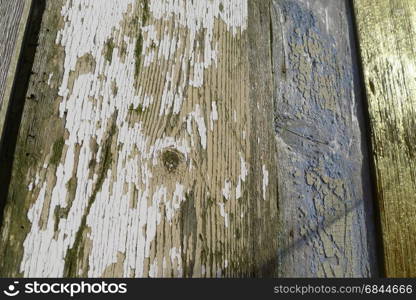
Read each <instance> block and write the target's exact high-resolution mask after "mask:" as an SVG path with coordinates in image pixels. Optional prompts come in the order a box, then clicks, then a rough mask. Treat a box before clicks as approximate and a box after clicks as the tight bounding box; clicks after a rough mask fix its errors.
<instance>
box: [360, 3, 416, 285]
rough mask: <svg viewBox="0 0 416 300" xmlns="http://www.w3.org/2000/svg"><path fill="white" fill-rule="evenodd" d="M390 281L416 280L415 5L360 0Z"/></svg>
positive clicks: (365, 75)
mask: <svg viewBox="0 0 416 300" xmlns="http://www.w3.org/2000/svg"><path fill="white" fill-rule="evenodd" d="M354 8H355V14H356V22H357V27H358V29H357V30H358V36H359V42H360V50H361V57H362V64H363V71H364V80H365V85H366V91H367V99H368V109H369V116H370V125H371V141H372V148H373V160H374V166H375V173H376V180H377V196H378V204H379V209H380V217H381V228H382V236H383V244H384V259H385V271H386V275H387V276H389V277H408V276H412V277H414V276H416V254H415V250H416V248H415V247H416V175H415V170H416V160H415V154H416V151H415V145H416V134H415V132H416V113H415V107H416V82H415V80H416V56H415V49H416V43H415V39H414V36H415V33H416V2H415V1H413V0H400V1H399V0H397V1H396V0H380V1H378V0H377V1H376V0H355V1H354Z"/></svg>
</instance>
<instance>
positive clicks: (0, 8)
mask: <svg viewBox="0 0 416 300" xmlns="http://www.w3.org/2000/svg"><path fill="white" fill-rule="evenodd" d="M31 4H32V0H15V1H13V0H0V57H1V59H0V139H1V137H2V135H3V128H4V122H5V118H6V113H7V108H8V105H9V97H10V93H11V89H12V85H13V82H14V79H15V72H16V68H17V62H18V59H19V56H20V51H21V45H22V40H23V35H24V32H25V28H26V22H27V20H28V16H29V11H30V6H31Z"/></svg>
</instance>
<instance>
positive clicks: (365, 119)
mask: <svg viewBox="0 0 416 300" xmlns="http://www.w3.org/2000/svg"><path fill="white" fill-rule="evenodd" d="M345 5H346V7H347V11H348V12H349V13H350V16H348V19H349V20H350V23H351V25H350V27H351V29H352V30H351V40H352V45H353V48H352V49H351V53H352V55H353V62H356V64H357V74H354V75H355V76H354V78H355V81H356V82H355V83H354V84H355V86H356V88H357V89H358V91H357V92H358V94H359V95H360V100H361V101H359V102H360V104H361V105H358V110H359V111H358V116H360V117H362V120H359V122H360V127H362V128H361V133H362V137H363V139H362V142H361V146H362V147H363V149H362V151H363V154H364V162H365V165H364V166H363V167H367V169H366V168H363V169H362V172H363V173H366V174H367V173H369V176H368V175H367V176H366V177H367V178H370V182H368V190H367V191H364V192H365V193H367V194H368V193H371V198H370V199H371V200H372V201H371V202H370V201H366V202H365V205H366V208H367V209H366V211H373V216H369V217H372V219H373V220H374V229H373V232H375V244H376V245H374V246H375V247H374V248H375V254H376V263H377V265H378V275H379V276H380V277H385V274H386V273H385V265H384V259H383V258H384V247H383V238H382V230H381V219H380V210H379V204H378V195H377V181H376V178H377V177H376V169H375V165H374V160H373V158H372V156H373V145H372V140H371V126H370V115H369V109H368V100H367V93H366V89H365V80H364V73H363V66H362V58H361V53H360V50H359V40H358V32H357V26H356V24H357V23H356V19H355V13H354V5H353V1H352V0H345ZM363 175H365V174H363ZM363 177H364V176H363ZM366 219H368V218H366ZM368 228H369V227H367V229H368Z"/></svg>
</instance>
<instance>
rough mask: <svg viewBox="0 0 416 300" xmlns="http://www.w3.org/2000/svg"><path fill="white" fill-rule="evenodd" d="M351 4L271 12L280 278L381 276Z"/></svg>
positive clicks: (322, 0)
mask: <svg viewBox="0 0 416 300" xmlns="http://www.w3.org/2000/svg"><path fill="white" fill-rule="evenodd" d="M351 13H352V11H351V7H350V6H349V5H348V1H344V0H336V1H333V0H318V1H316V0H313V1H312V0H274V1H273V6H272V7H271V19H272V20H273V22H272V25H273V26H272V35H273V43H272V45H271V47H272V49H273V67H274V69H273V70H274V77H275V86H276V87H275V96H274V97H275V127H276V137H277V141H278V157H279V159H278V178H279V188H278V190H279V213H280V222H281V226H280V231H279V275H280V276H286V277H370V276H376V275H377V266H376V254H375V249H376V246H375V241H374V236H375V234H374V224H373V213H372V203H371V201H372V199H371V198H372V197H371V185H370V175H369V172H368V169H369V165H368V159H367V158H368V157H367V145H366V140H365V139H366V137H365V128H364V126H363V114H362V97H361V94H360V85H359V82H358V81H357V79H358V78H359V76H357V74H358V72H357V71H358V69H357V60H356V57H355V53H354V51H355V45H354V39H353V28H352V26H351V25H352V24H351V23H352V15H351Z"/></svg>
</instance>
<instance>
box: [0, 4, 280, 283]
mask: <svg viewBox="0 0 416 300" xmlns="http://www.w3.org/2000/svg"><path fill="white" fill-rule="evenodd" d="M254 2H255V1H250V4H248V3H247V1H245V0H244V1H243V0H221V1H219V0H215V1H193V2H189V1H186V0H180V1H173V0H172V1H171V0H165V1H136V0H117V1H116V0H114V1H105V2H102V1H95V0H87V1H85V0H83V1H81V0H48V1H46V10H45V13H44V17H43V20H42V25H41V32H40V37H39V43H38V51H37V53H36V57H35V61H34V66H33V70H34V72H33V74H32V75H31V77H30V83H29V88H28V91H27V94H26V104H25V107H24V112H23V118H22V124H21V127H20V131H19V137H18V141H17V148H16V152H15V155H14V165H13V171H12V179H11V180H12V181H11V184H10V190H9V194H8V199H7V204H6V208H5V214H4V220H3V225H2V229H1V243H0V270H1V271H0V273H1V275H2V276H12V277H14V276H41V277H62V276H69V277H79V276H88V277H221V276H266V275H269V276H270V275H273V274H274V273H275V268H273V267H274V266H275V265H276V263H275V261H276V253H277V246H276V238H275V237H276V236H277V202H276V195H277V185H276V184H274V183H273V181H272V178H276V176H275V174H276V172H277V171H276V168H277V163H276V159H275V155H276V151H275V142H274V130H273V127H272V122H271V121H272V118H273V116H272V109H267V107H272V105H273V104H272V98H271V97H268V98H265V99H263V100H262V101H263V102H262V103H263V104H264V106H260V105H258V104H256V103H255V102H254V99H255V98H256V97H258V93H265V94H266V95H267V93H268V95H271V90H270V87H267V86H265V85H264V83H262V82H261V81H260V80H259V79H257V80H256V81H253V83H252V84H250V80H251V78H253V77H254V73H253V71H251V70H253V69H254V67H255V64H256V60H253V59H252V58H250V56H253V55H254V54H255V53H256V52H257V50H256V49H259V50H258V51H260V52H259V53H261V54H262V55H263V56H264V57H266V59H267V63H269V61H270V50H269V47H268V46H267V47H262V45H257V44H252V42H253V41H254V40H255V37H254V36H253V34H256V33H258V32H260V31H261V29H262V27H261V26H262V23H261V22H260V19H258V18H260V17H261V16H262V15H261V14H257V13H258V12H259V11H260V9H264V8H266V9H267V8H268V6H267V5H266V6H264V5H263V2H262V1H259V3H260V4H258V3H254ZM264 3H266V4H267V3H268V2H267V1H265V2H264ZM248 6H250V7H253V6H254V7H257V6H258V7H259V9H258V10H254V9H250V10H249V9H248ZM249 11H250V13H249ZM252 12H253V14H252ZM254 12H256V14H254ZM249 22H250V23H251V24H253V26H249V24H248V23H249ZM247 28H250V30H248V29H247ZM266 33H267V31H266ZM266 45H269V44H268V43H266ZM262 63H263V64H264V63H265V61H264V60H263V61H262ZM269 70H270V72H269V77H268V78H269V79H268V80H269V81H271V80H272V78H271V68H270V64H269ZM259 98H260V97H259ZM252 100H253V101H252ZM269 178H270V179H269ZM6 258H7V259H6Z"/></svg>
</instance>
